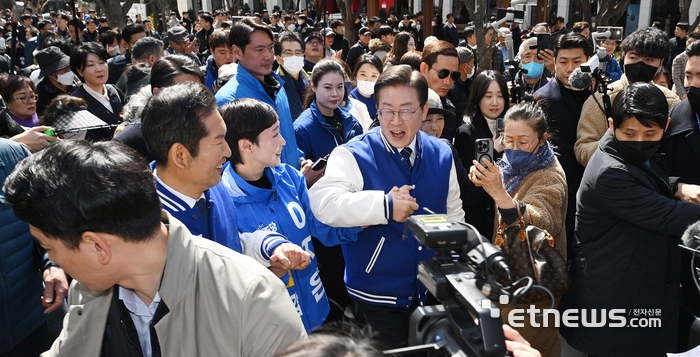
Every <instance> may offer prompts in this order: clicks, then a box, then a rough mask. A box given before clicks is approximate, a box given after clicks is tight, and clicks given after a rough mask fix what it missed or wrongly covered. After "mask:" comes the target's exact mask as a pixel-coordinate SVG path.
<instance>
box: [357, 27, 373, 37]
mask: <svg viewBox="0 0 700 357" xmlns="http://www.w3.org/2000/svg"><path fill="white" fill-rule="evenodd" d="M358 33H359V34H360V35H366V34H368V33H372V31H371V30H370V29H369V27H362V28H360V31H358Z"/></svg>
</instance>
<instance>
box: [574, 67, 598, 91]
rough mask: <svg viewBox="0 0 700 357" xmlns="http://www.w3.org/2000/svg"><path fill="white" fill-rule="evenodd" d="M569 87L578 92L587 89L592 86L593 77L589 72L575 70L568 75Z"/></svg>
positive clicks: (579, 69)
mask: <svg viewBox="0 0 700 357" xmlns="http://www.w3.org/2000/svg"><path fill="white" fill-rule="evenodd" d="M569 85H570V86H571V87H573V88H574V89H578V90H583V89H586V88H589V87H590V86H591V85H593V75H592V74H591V72H583V71H581V68H576V69H575V70H574V71H573V72H571V74H570V75H569Z"/></svg>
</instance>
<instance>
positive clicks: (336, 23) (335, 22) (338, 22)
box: [331, 19, 343, 30]
mask: <svg viewBox="0 0 700 357" xmlns="http://www.w3.org/2000/svg"><path fill="white" fill-rule="evenodd" d="M339 26H343V20H340V19H335V20H333V21H331V28H332V29H334V30H335V29H336V28H338V27H339Z"/></svg>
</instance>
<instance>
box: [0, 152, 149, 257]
mask: <svg viewBox="0 0 700 357" xmlns="http://www.w3.org/2000/svg"><path fill="white" fill-rule="evenodd" d="M76 182H80V184H79V185H76ZM3 190H4V191H5V197H6V198H7V202H8V203H9V204H10V205H11V206H12V209H13V210H14V213H15V215H16V216H17V217H18V218H19V219H21V220H23V221H25V222H27V223H29V224H30V225H32V226H34V227H36V228H38V229H39V230H41V231H42V232H43V233H44V234H46V235H47V236H48V237H50V238H55V239H59V240H61V241H62V242H63V244H65V245H66V246H67V247H68V248H70V249H78V248H79V246H80V242H81V241H82V234H83V233H84V232H88V231H90V232H102V233H107V234H111V235H115V236H117V237H119V238H121V239H123V240H125V241H128V242H144V241H148V240H149V239H150V238H151V237H153V235H154V234H155V233H156V231H157V230H158V229H159V228H160V220H161V210H162V208H161V204H160V200H159V199H158V193H157V192H156V185H155V179H154V178H153V173H151V171H150V170H149V168H148V165H147V164H146V162H145V160H144V159H143V158H141V156H140V155H138V154H137V153H136V152H135V151H134V150H132V149H131V148H129V147H127V146H126V145H124V144H122V143H119V142H115V141H105V142H98V143H90V142H88V141H84V140H80V141H76V140H66V141H63V142H60V143H58V144H56V145H52V146H50V147H48V148H46V149H44V150H42V151H40V152H38V153H36V154H34V155H32V156H30V157H28V158H26V159H24V160H22V161H21V162H20V163H19V164H18V165H17V166H16V167H15V170H14V171H13V172H12V173H11V174H10V176H9V177H8V178H7V180H6V181H5V186H4V188H3Z"/></svg>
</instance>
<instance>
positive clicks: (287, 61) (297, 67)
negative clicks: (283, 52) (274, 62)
mask: <svg viewBox="0 0 700 357" xmlns="http://www.w3.org/2000/svg"><path fill="white" fill-rule="evenodd" d="M282 62H283V63H284V64H283V65H282V67H283V68H284V70H285V71H286V72H287V74H297V73H299V72H300V71H301V69H302V68H303V67H304V57H301V56H289V57H285V58H283V59H282Z"/></svg>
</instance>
